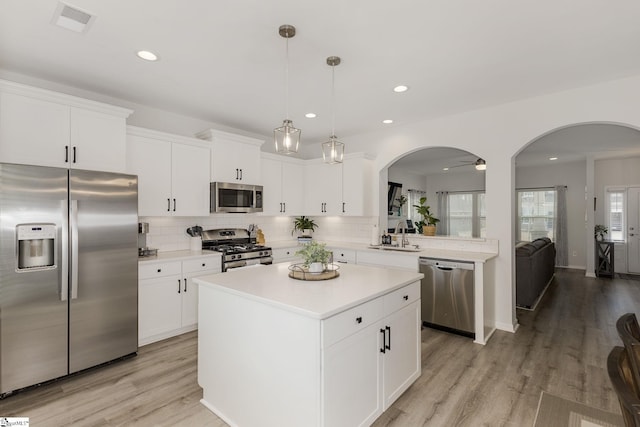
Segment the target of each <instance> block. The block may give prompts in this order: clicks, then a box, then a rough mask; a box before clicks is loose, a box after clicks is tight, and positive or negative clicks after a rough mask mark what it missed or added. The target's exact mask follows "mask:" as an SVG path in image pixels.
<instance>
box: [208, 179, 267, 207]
mask: <svg viewBox="0 0 640 427" xmlns="http://www.w3.org/2000/svg"><path fill="white" fill-rule="evenodd" d="M210 207H211V209H210V211H211V213H216V212H231V213H251V212H262V185H247V184H237V183H233V182H212V183H211V206H210Z"/></svg>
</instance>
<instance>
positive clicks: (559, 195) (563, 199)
mask: <svg viewBox="0 0 640 427" xmlns="http://www.w3.org/2000/svg"><path fill="white" fill-rule="evenodd" d="M555 190H556V216H555V219H554V221H555V223H554V224H553V229H554V230H555V233H556V239H555V240H556V241H555V244H556V265H560V266H567V265H568V264H569V262H568V261H569V248H568V244H567V240H568V239H567V187H566V186H564V185H556V186H555Z"/></svg>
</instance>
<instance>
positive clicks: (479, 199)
mask: <svg viewBox="0 0 640 427" xmlns="http://www.w3.org/2000/svg"><path fill="white" fill-rule="evenodd" d="M447 203H448V204H449V209H448V212H449V216H448V218H447V220H448V222H449V235H450V236H457V237H485V236H486V211H485V203H484V193H478V192H473V193H450V194H449V195H448V197H447Z"/></svg>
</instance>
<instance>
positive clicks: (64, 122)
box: [0, 93, 70, 168]
mask: <svg viewBox="0 0 640 427" xmlns="http://www.w3.org/2000/svg"><path fill="white" fill-rule="evenodd" d="M69 116H70V109H69V107H68V106H65V105H62V104H57V103H55V102H49V101H42V100H39V99H35V98H30V97H27V96H22V95H16V94H12V93H2V94H0V161H2V162H5V163H19V164H30V165H38V166H56V167H65V168H66V167H68V166H69V164H68V163H67V162H66V161H65V160H66V159H68V157H66V150H68V149H69V148H70V147H69V139H70V137H69V135H70V127H69ZM65 147H67V148H66V150H65Z"/></svg>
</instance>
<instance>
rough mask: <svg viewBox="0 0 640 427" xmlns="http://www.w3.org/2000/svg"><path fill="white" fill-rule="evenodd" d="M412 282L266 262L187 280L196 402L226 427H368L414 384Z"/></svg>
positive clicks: (412, 276)
mask: <svg viewBox="0 0 640 427" xmlns="http://www.w3.org/2000/svg"><path fill="white" fill-rule="evenodd" d="M421 278H422V274H420V273H416V272H411V271H397V270H396V271H394V270H387V269H380V268H375V267H366V266H358V265H352V264H342V265H341V266H340V276H339V277H338V278H335V279H331V280H324V281H300V280H295V279H291V278H289V277H288V265H287V264H274V265H270V266H261V267H256V268H248V269H240V270H237V271H232V272H228V273H221V274H216V275H211V276H204V277H200V278H198V279H195V281H196V282H197V283H198V284H199V285H200V289H199V310H198V313H199V332H198V382H199V384H200V386H201V387H202V388H203V399H202V403H203V404H204V405H205V406H206V407H207V408H209V409H210V410H211V411H213V412H214V413H216V414H217V415H218V416H219V417H221V418H222V419H223V420H224V421H225V422H227V423H228V424H229V425H231V426H239V427H251V426H261V427H262V426H279V427H280V426H283V427H284V426H331V427H334V426H338V427H339V426H366V425H370V424H371V423H373V421H374V420H375V419H376V418H378V416H379V415H380V414H381V413H382V412H383V411H384V410H386V409H387V408H388V407H389V406H390V405H391V404H392V403H393V402H394V401H395V400H396V399H397V398H398V397H399V396H400V395H401V394H402V393H403V392H404V391H405V390H406V389H407V388H408V387H409V386H410V385H411V384H412V383H413V382H414V381H415V380H416V379H417V378H418V377H419V376H420V373H421V369H420V315H419V312H420V279H421Z"/></svg>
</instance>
